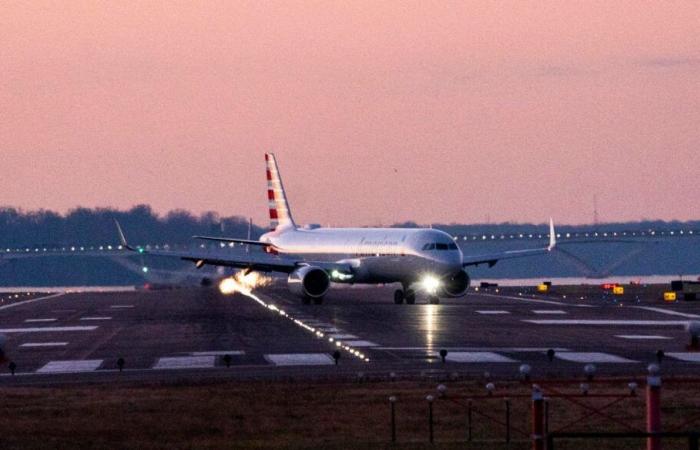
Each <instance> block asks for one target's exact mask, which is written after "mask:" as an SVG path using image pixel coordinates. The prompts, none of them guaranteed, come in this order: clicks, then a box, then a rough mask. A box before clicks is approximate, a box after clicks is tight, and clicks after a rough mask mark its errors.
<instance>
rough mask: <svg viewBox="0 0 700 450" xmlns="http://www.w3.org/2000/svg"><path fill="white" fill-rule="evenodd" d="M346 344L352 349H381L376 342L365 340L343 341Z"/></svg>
mask: <svg viewBox="0 0 700 450" xmlns="http://www.w3.org/2000/svg"><path fill="white" fill-rule="evenodd" d="M343 343H344V344H347V345H349V346H350V347H357V348H363V347H379V344H377V343H376V342H372V341H363V340H357V341H352V340H350V341H343Z"/></svg>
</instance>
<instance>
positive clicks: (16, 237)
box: [0, 205, 262, 248]
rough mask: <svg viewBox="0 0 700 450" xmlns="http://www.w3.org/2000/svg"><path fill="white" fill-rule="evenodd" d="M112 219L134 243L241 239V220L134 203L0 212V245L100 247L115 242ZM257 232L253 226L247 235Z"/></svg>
mask: <svg viewBox="0 0 700 450" xmlns="http://www.w3.org/2000/svg"><path fill="white" fill-rule="evenodd" d="M115 219H117V220H118V221H119V222H120V224H121V226H122V228H124V231H125V233H126V234H127V237H128V238H129V240H130V241H133V242H134V243H144V244H145V243H166V242H167V243H173V244H178V243H188V242H191V236H192V235H195V234H214V235H227V236H237V237H246V236H247V233H248V223H247V220H246V219H244V218H243V217H238V216H233V217H220V216H219V215H218V214H216V213H213V212H207V213H204V214H202V215H199V216H195V215H193V214H192V213H190V212H188V211H184V210H174V211H170V212H168V213H167V214H165V215H162V216H160V215H158V214H156V213H155V212H154V211H153V210H152V209H151V207H150V206H147V205H137V206H134V207H133V208H131V209H129V210H128V211H119V210H116V209H111V208H96V209H89V208H77V209H74V210H71V211H69V212H68V213H67V214H65V215H62V214H58V213H56V212H53V211H47V210H39V211H26V212H25V211H22V210H18V209H15V208H7V207H6V208H0V247H5V248H7V247H10V248H11V247H21V246H25V245H26V246H44V247H60V246H63V245H105V244H113V243H117V242H118V241H119V239H118V236H117V230H116V228H115V225H114V220H115ZM261 232H262V230H261V229H260V228H258V227H255V226H253V230H252V236H253V237H257V236H259V235H260V233H261Z"/></svg>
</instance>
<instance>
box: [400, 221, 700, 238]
mask: <svg viewBox="0 0 700 450" xmlns="http://www.w3.org/2000/svg"><path fill="white" fill-rule="evenodd" d="M554 224H555V226H556V229H557V233H558V234H562V233H570V232H578V233H586V232H596V231H600V232H616V231H648V230H657V231H660V230H681V229H683V230H688V229H692V230H698V229H700V220H694V221H687V222H680V221H669V222H666V221H663V220H642V221H639V222H610V223H600V224H597V225H593V224H584V225H560V224H557V223H556V218H555V220H554ZM395 226H401V227H408V228H415V227H418V226H424V225H418V224H416V223H414V222H405V223H401V224H397V225H395ZM432 226H433V227H434V228H437V229H439V230H443V231H446V232H448V233H450V234H452V235H459V236H461V235H480V234H487V235H488V234H494V235H500V234H506V235H507V234H519V233H522V234H529V233H548V229H549V224H546V223H541V224H532V223H511V222H503V223H497V224H469V225H467V224H455V223H451V224H433V225H432Z"/></svg>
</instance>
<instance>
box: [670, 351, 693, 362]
mask: <svg viewBox="0 0 700 450" xmlns="http://www.w3.org/2000/svg"><path fill="white" fill-rule="evenodd" d="M666 356H670V357H671V358H675V359H679V360H681V361H687V362H696V363H700V353H697V352H692V353H691V352H672V353H666Z"/></svg>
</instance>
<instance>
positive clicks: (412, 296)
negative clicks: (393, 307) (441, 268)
mask: <svg viewBox="0 0 700 450" xmlns="http://www.w3.org/2000/svg"><path fill="white" fill-rule="evenodd" d="M404 297H405V299H406V304H407V305H413V304H414V303H416V293H415V291H413V290H412V289H409V290H407V291H406V294H405V295H404Z"/></svg>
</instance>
